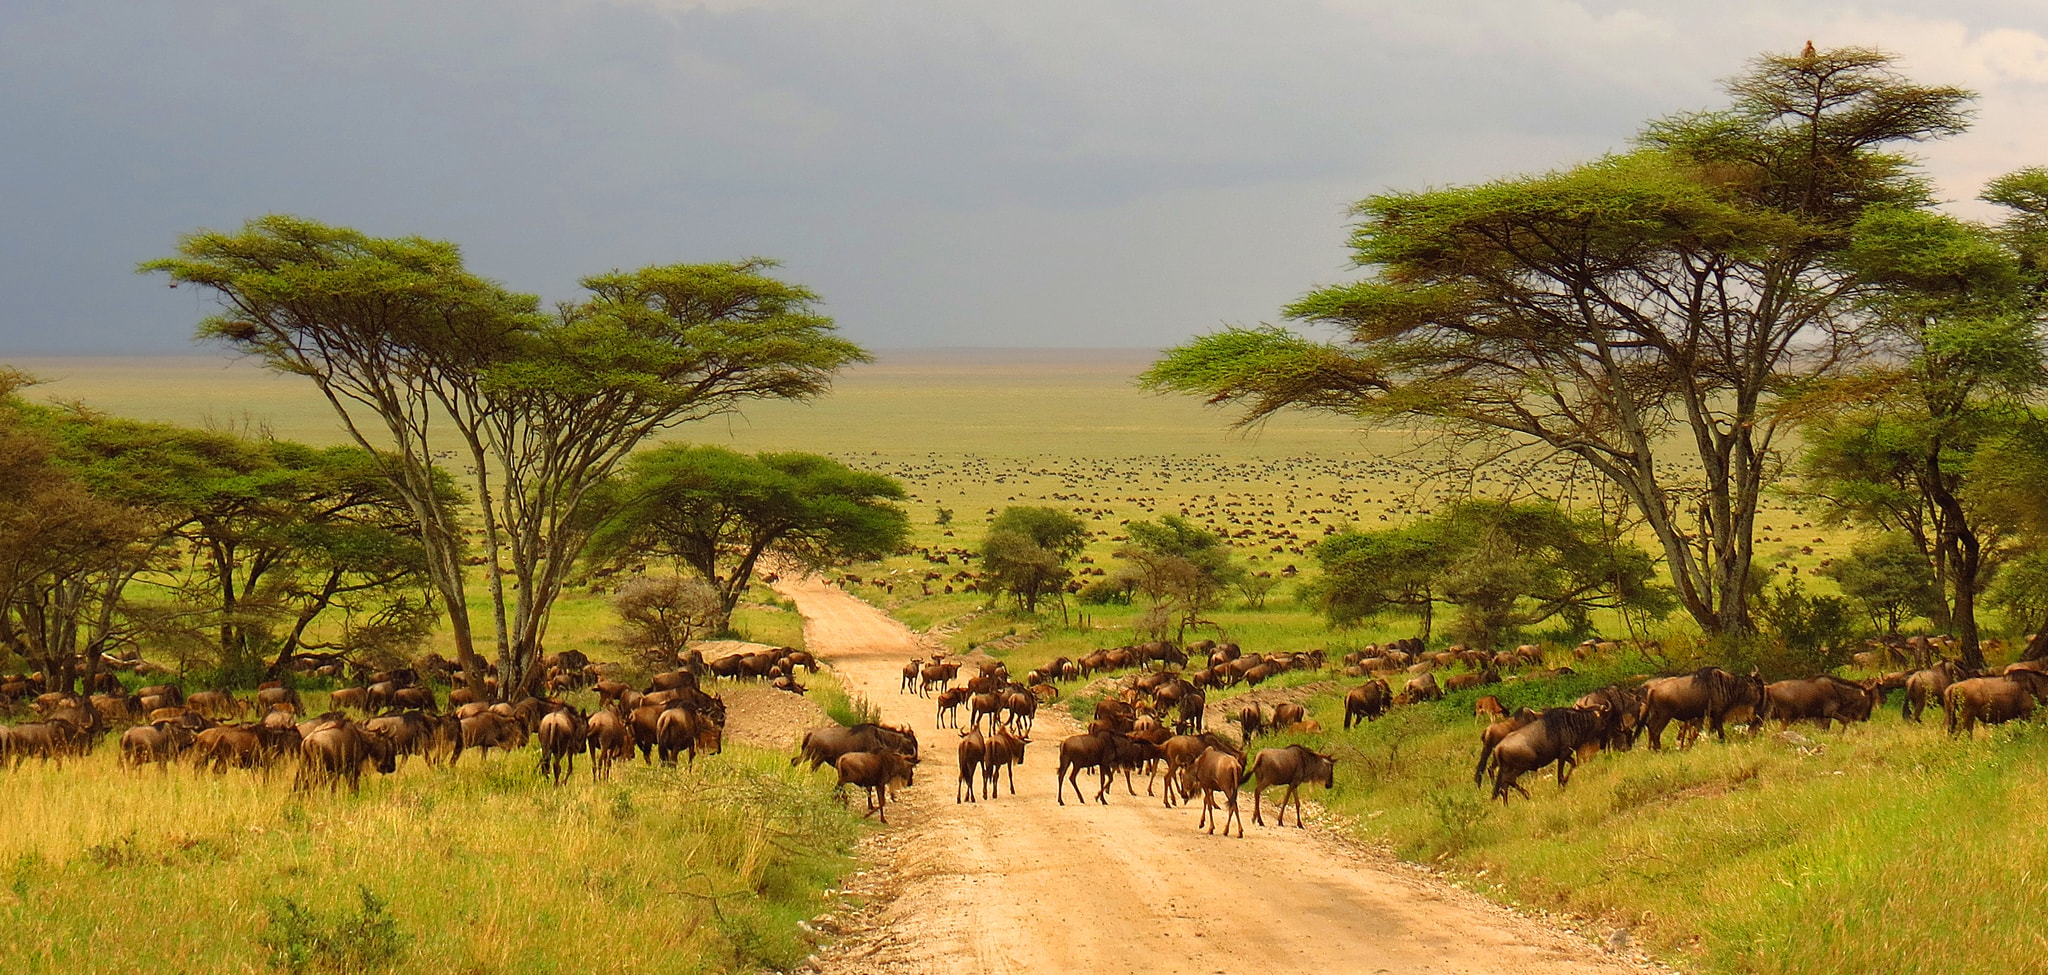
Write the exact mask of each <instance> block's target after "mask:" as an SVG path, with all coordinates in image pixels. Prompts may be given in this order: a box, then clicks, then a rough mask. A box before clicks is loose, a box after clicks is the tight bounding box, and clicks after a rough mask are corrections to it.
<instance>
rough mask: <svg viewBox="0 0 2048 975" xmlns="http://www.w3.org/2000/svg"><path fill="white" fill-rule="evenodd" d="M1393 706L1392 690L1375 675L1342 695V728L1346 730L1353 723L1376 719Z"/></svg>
mask: <svg viewBox="0 0 2048 975" xmlns="http://www.w3.org/2000/svg"><path fill="white" fill-rule="evenodd" d="M1393 706H1394V692H1393V689H1392V688H1390V687H1388V686H1387V682H1386V681H1384V680H1381V679H1379V678H1377V677H1375V678H1373V679H1372V680H1369V681H1366V682H1365V683H1363V684H1360V685H1358V686H1357V687H1354V688H1352V689H1351V691H1350V693H1348V694H1345V695H1344V728H1345V730H1347V731H1348V730H1350V728H1351V726H1352V725H1353V724H1362V723H1364V722H1367V721H1377V720H1379V718H1380V716H1381V715H1384V714H1386V713H1387V709H1389V708H1391V707H1393Z"/></svg>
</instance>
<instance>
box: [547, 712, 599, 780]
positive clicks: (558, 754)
mask: <svg viewBox="0 0 2048 975" xmlns="http://www.w3.org/2000/svg"><path fill="white" fill-rule="evenodd" d="M537 737H539V738H540V774H542V775H545V776H547V777H548V778H549V779H550V780H552V781H553V782H554V784H556V785H561V784H562V780H563V779H566V778H568V777H569V776H570V775H572V774H574V773H575V771H576V755H577V754H578V753H579V752H582V751H584V750H585V749H587V748H588V747H589V745H590V723H589V721H588V720H587V719H585V718H584V717H583V712H581V711H578V710H576V709H574V708H563V709H561V710H559V711H552V712H549V713H548V715H547V716H546V717H543V718H541V719H540V731H539V732H538V735H537Z"/></svg>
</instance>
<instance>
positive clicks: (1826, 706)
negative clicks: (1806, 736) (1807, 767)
mask: <svg viewBox="0 0 2048 975" xmlns="http://www.w3.org/2000/svg"><path fill="white" fill-rule="evenodd" d="M1876 705H1877V690H1876V689H1875V688H1874V687H1871V686H1867V685H1863V684H1858V683H1856V682H1854V681H1847V680H1843V679H1842V678H1840V677H1834V676H1831V675H1827V674H1822V675H1821V676H1818V677H1808V678H1804V679H1799V680H1781V681H1773V682H1771V683H1769V684H1766V685H1764V710H1763V714H1762V715H1761V716H1760V719H1761V720H1764V721H1771V720H1776V721H1777V722H1778V727H1779V728H1780V729H1783V728H1787V727H1790V726H1791V724H1792V722H1794V721H1812V722H1814V723H1815V724H1818V725H1820V727H1821V730H1822V731H1826V730H1827V729H1828V726H1829V725H1830V724H1831V723H1833V722H1837V721H1839V722H1841V723H1842V724H1843V725H1844V726H1845V727H1846V726H1847V725H1849V724H1851V723H1853V722H1857V721H1868V720H1870V712H1871V710H1872V708H1874V707H1875V706H1876Z"/></svg>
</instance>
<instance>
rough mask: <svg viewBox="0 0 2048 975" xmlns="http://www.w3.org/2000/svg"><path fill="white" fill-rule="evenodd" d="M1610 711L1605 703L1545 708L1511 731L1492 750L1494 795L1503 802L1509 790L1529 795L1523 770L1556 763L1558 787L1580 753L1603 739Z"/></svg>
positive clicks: (1505, 800) (1532, 769)
mask: <svg viewBox="0 0 2048 975" xmlns="http://www.w3.org/2000/svg"><path fill="white" fill-rule="evenodd" d="M1609 715H1610V712H1609V711H1608V710H1607V708H1606V706H1605V705H1598V704H1596V705H1594V706H1592V707H1586V708H1582V707H1568V708H1548V709H1545V710H1544V711H1543V713H1542V714H1540V715H1538V716H1537V717H1536V720H1534V721H1532V722H1530V723H1529V724H1527V725H1524V726H1522V727H1521V728H1518V729H1516V730H1515V731H1514V732H1512V733H1510V734H1509V735H1508V736H1507V737H1506V738H1505V739H1502V740H1501V743H1500V745H1499V746H1498V747H1496V748H1495V749H1494V751H1493V798H1495V799H1499V800H1500V801H1501V804H1503V805H1505V804H1507V801H1508V790H1509V789H1514V790H1515V791H1516V792H1519V793H1521V794H1522V798H1524V799H1528V798H1532V797H1531V796H1530V795H1529V790H1527V789H1524V788H1522V784H1521V782H1520V781H1519V780H1520V779H1521V777H1522V775H1523V774H1524V773H1527V772H1532V771H1535V770H1537V769H1540V768H1542V767H1543V766H1545V765H1549V764H1551V763H1552V762H1555V763H1557V787H1558V788H1560V789H1562V788H1564V786H1565V783H1566V782H1568V781H1570V779H1571V769H1572V768H1573V767H1576V766H1577V765H1578V763H1579V754H1580V751H1581V750H1582V749H1586V748H1589V747H1592V746H1595V745H1598V744H1600V743H1602V742H1604V741H1605V740H1606V738H1607V733H1608V717H1609Z"/></svg>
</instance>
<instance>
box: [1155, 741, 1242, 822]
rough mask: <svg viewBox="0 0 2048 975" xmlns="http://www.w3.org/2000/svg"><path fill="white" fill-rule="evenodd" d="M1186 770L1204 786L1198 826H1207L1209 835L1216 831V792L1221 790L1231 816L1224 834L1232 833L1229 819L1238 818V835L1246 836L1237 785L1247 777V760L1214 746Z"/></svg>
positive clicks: (1199, 785) (1186, 773) (1198, 786)
mask: <svg viewBox="0 0 2048 975" xmlns="http://www.w3.org/2000/svg"><path fill="white" fill-rule="evenodd" d="M1183 774H1185V775H1187V776H1188V778H1189V780H1190V782H1191V783H1192V784H1193V786H1194V787H1195V788H1197V789H1200V790H1202V818H1201V819H1200V820H1198V821H1196V823H1195V828H1196V829H1201V828H1202V827H1203V826H1207V827H1209V835H1211V836H1214V835H1216V812H1217V804H1216V793H1218V792H1221V793H1223V796H1224V802H1225V804H1227V805H1228V807H1229V809H1230V817H1229V819H1225V820H1224V821H1223V835H1225V836H1229V835H1230V823H1231V821H1232V820H1235V821H1236V822H1237V838H1238V839H1244V816H1243V815H1242V814H1241V813H1240V812H1239V811H1238V808H1237V787H1238V785H1239V784H1240V783H1242V782H1243V781H1244V762H1243V761H1242V760H1240V759H1239V758H1238V757H1237V756H1235V755H1232V754H1230V753H1229V752H1226V751H1224V750H1222V749H1220V748H1211V749H1208V750H1206V751H1204V752H1202V754H1201V755H1200V756H1198V757H1197V758H1196V759H1195V761H1194V763H1193V764H1191V765H1189V766H1188V768H1187V771H1186V772H1185V773H1183ZM1169 787H1170V786H1169Z"/></svg>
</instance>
